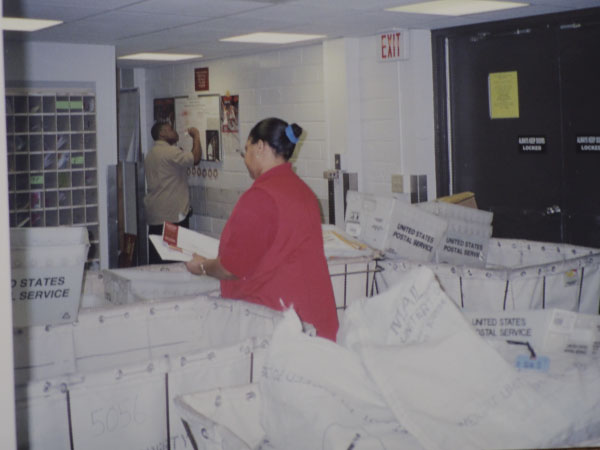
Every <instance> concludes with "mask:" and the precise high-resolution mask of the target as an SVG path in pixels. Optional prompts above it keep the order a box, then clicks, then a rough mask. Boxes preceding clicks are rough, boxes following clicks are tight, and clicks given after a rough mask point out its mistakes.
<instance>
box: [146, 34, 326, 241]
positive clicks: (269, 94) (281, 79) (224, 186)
mask: <svg viewBox="0 0 600 450" xmlns="http://www.w3.org/2000/svg"><path fill="white" fill-rule="evenodd" d="M322 65H323V55H322V47H321V45H311V46H306V47H299V48H293V49H288V50H281V51H273V52H268V53H263V54H260V55H255V56H251V57H239V58H228V59H223V60H216V61H207V62H205V63H203V62H202V61H200V62H196V63H193V64H192V63H190V64H179V65H172V66H165V67H161V68H157V69H147V70H146V71H145V75H146V76H145V81H146V83H145V84H146V99H147V102H146V105H147V106H146V108H147V110H146V117H147V124H146V125H147V126H146V133H145V137H146V139H148V143H147V148H151V146H152V141H151V138H150V136H149V130H150V127H151V126H152V117H153V112H152V100H153V99H154V98H161V97H172V96H181V95H189V96H192V95H197V94H199V92H195V91H194V68H196V67H208V68H209V74H210V80H209V81H210V91H208V92H201V94H206V93H208V94H220V95H226V94H228V93H229V94H232V95H235V94H238V95H239V119H240V132H239V136H236V135H232V134H223V135H222V141H223V150H224V154H223V160H222V161H221V162H218V163H217V162H202V163H201V164H200V167H202V168H207V169H213V171H214V170H215V169H216V171H217V174H218V175H217V177H214V176H213V177H212V178H209V177H193V178H192V179H190V192H191V198H192V207H193V209H194V217H193V219H192V223H191V226H192V227H193V228H194V229H195V230H197V231H200V232H203V233H206V234H209V235H213V236H216V237H218V236H219V235H220V234H221V231H222V229H223V226H224V225H225V222H226V220H227V218H228V217H229V215H230V213H231V211H232V209H233V206H234V205H235V203H236V202H237V200H238V198H239V196H240V195H241V193H242V192H244V191H245V190H246V189H247V188H248V187H249V186H250V185H251V183H252V180H251V179H250V177H249V175H248V172H247V170H246V167H245V165H244V162H243V159H242V158H241V156H240V154H239V150H241V149H243V147H244V144H245V142H246V137H247V136H248V132H249V131H250V129H251V127H252V126H253V125H254V124H255V123H256V122H258V121H259V120H261V119H263V118H266V117H271V116H277V117H281V118H282V119H284V120H286V121H288V122H297V123H298V124H299V125H300V126H302V127H303V128H304V130H305V133H304V136H303V138H302V140H301V141H300V145H299V146H298V147H297V150H296V154H295V155H294V157H293V160H292V163H293V166H294V169H295V170H296V172H297V173H298V175H300V176H301V177H302V178H303V180H304V181H305V182H306V183H307V184H308V185H309V186H310V187H311V189H312V190H313V191H314V192H315V194H316V196H317V198H319V201H320V203H321V205H322V211H323V212H327V210H328V206H327V181H326V180H325V178H324V177H323V171H324V170H325V168H326V167H327V165H328V164H327V155H326V154H325V125H324V117H323V101H324V100H323V82H322V78H323V75H322V74H323V69H322ZM238 137H239V139H238Z"/></svg>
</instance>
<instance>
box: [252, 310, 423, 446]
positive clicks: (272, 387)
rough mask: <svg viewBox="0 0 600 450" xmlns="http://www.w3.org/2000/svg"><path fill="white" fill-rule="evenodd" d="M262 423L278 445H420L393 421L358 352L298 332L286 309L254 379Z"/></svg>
mask: <svg viewBox="0 0 600 450" xmlns="http://www.w3.org/2000/svg"><path fill="white" fill-rule="evenodd" d="M259 385H260V395H261V402H262V406H261V424H262V427H263V429H264V430H265V433H266V435H267V438H268V441H269V443H270V444H271V445H272V446H273V447H274V448H277V449H279V450H306V449H323V450H339V449H353V450H360V449H363V450H367V449H368V450H378V449H381V450H384V449H391V448H394V449H396V448H398V449H400V448H401V449H403V450H421V449H422V446H421V445H420V444H419V443H418V442H417V441H416V440H415V439H414V437H413V436H411V435H410V434H408V433H407V431H406V430H405V429H404V428H403V427H402V425H401V424H400V423H398V421H397V420H396V418H395V417H394V415H393V414H392V411H391V410H390V408H389V407H388V405H387V404H386V402H385V400H384V398H383V397H382V395H381V393H380V392H379V391H378V389H377V386H376V385H375V384H374V383H373V381H372V380H371V379H370V377H369V376H368V374H367V372H366V371H365V369H364V367H363V365H362V363H361V361H360V359H359V358H358V355H357V354H356V353H354V352H352V351H350V350H347V349H345V348H343V347H341V346H339V345H337V344H335V343H334V342H331V341H329V340H327V339H323V338H318V337H309V336H307V335H306V334H304V333H302V325H301V323H300V321H299V320H298V317H297V316H296V314H295V312H294V311H293V310H289V311H287V312H286V313H285V314H284V318H283V320H282V321H281V322H280V323H279V324H278V325H277V327H276V328H275V331H274V333H273V336H272V340H271V344H270V345H269V348H268V349H267V355H266V357H265V363H264V366H263V368H262V374H261V376H260V378H259Z"/></svg>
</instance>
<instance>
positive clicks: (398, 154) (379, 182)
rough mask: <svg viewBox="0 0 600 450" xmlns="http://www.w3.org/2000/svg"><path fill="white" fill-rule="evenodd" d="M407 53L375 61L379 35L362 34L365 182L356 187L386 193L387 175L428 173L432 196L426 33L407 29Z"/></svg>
mask: <svg viewBox="0 0 600 450" xmlns="http://www.w3.org/2000/svg"><path fill="white" fill-rule="evenodd" d="M409 36H410V42H409V43H410V48H409V58H408V59H407V60H401V61H395V62H380V61H379V60H378V56H377V55H378V52H379V51H380V48H379V38H378V36H373V37H369V38H364V39H361V47H360V101H361V129H362V156H363V170H364V172H365V173H364V176H363V178H364V180H365V184H364V185H363V186H362V187H361V190H363V191H365V192H372V193H375V194H386V193H388V194H389V193H390V192H391V175H392V174H400V175H404V189H405V192H408V189H409V188H410V184H409V177H410V175H427V192H428V196H429V197H428V198H429V199H432V198H435V193H436V180H435V134H434V133H435V129H434V112H433V73H432V60H431V33H430V32H429V31H427V30H411V31H410V33H409Z"/></svg>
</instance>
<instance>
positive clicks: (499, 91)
mask: <svg viewBox="0 0 600 450" xmlns="http://www.w3.org/2000/svg"><path fill="white" fill-rule="evenodd" d="M488 93H489V102H490V118H491V119H518V118H519V81H518V79H517V71H516V70H515V71H512V72H496V73H490V74H489V75H488Z"/></svg>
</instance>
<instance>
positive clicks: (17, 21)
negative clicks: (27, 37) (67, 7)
mask: <svg viewBox="0 0 600 450" xmlns="http://www.w3.org/2000/svg"><path fill="white" fill-rule="evenodd" d="M61 23H62V21H61V20H46V19H25V18H21V17H0V28H1V29H2V30H5V31H38V30H43V29H44V28H48V27H53V26H55V25H59V24H61Z"/></svg>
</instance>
